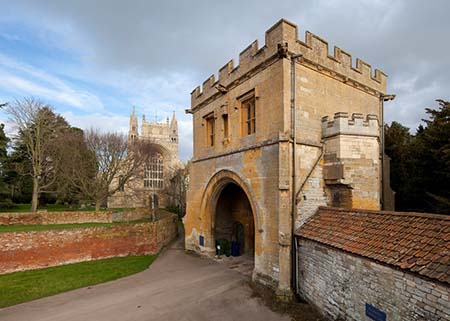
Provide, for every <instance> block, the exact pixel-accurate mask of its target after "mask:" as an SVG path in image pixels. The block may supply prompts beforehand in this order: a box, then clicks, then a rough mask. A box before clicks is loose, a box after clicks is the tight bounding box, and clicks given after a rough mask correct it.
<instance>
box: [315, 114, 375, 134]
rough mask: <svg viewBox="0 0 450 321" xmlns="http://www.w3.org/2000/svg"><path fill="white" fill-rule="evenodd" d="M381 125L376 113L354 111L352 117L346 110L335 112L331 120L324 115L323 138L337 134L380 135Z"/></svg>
mask: <svg viewBox="0 0 450 321" xmlns="http://www.w3.org/2000/svg"><path fill="white" fill-rule="evenodd" d="M379 134H380V127H379V123H378V117H377V116H376V115H370V114H369V115H367V116H366V117H365V118H364V116H363V114H359V113H354V114H352V116H351V118H349V114H348V113H345V112H339V113H335V114H334V119H333V120H331V121H329V120H328V116H325V117H322V138H328V137H332V136H337V135H356V136H373V137H378V136H379Z"/></svg>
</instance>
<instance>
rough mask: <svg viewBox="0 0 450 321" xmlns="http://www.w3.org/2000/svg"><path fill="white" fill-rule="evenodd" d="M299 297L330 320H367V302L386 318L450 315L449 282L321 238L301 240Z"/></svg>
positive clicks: (433, 319)
mask: <svg viewBox="0 0 450 321" xmlns="http://www.w3.org/2000/svg"><path fill="white" fill-rule="evenodd" d="M298 266H299V273H298V275H299V279H298V286H299V289H300V294H301V295H302V297H303V298H304V299H305V300H307V301H308V302H311V303H312V304H313V305H315V306H316V307H317V308H318V310H319V311H322V312H323V313H324V314H325V316H326V317H328V318H330V319H331V320H354V321H363V320H367V321H370V320H372V319H370V318H368V317H367V316H366V313H365V304H366V303H369V304H371V305H372V306H375V307H376V308H378V309H379V310H382V311H384V312H385V313H386V316H387V320H390V321H404V320H408V321H419V320H420V321H445V320H450V287H449V286H448V284H444V283H439V282H436V281H433V280H429V279H427V278H422V277H419V276H417V275H415V274H412V273H409V272H404V271H401V270H399V269H395V268H392V267H389V266H386V265H382V264H379V263H377V262H375V261H374V260H369V259H366V258H362V257H359V256H355V255H352V254H350V253H346V252H344V251H341V250H338V249H334V248H331V247H328V246H325V245H322V244H320V243H317V242H314V241H310V240H305V239H300V242H299V248H298Z"/></svg>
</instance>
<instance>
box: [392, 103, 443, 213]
mask: <svg viewBox="0 0 450 321" xmlns="http://www.w3.org/2000/svg"><path fill="white" fill-rule="evenodd" d="M437 103H438V106H437V108H426V109H425V112H426V115H427V116H428V117H427V118H426V119H422V121H423V123H424V124H423V125H419V127H418V128H417V130H416V133H415V134H411V133H410V130H409V128H407V127H405V126H403V125H402V124H400V123H399V122H395V121H394V122H392V123H391V124H390V125H385V153H386V154H387V155H388V156H389V157H390V158H391V187H392V189H393V190H394V191H395V209H396V210H398V211H418V212H430V213H442V214H450V102H449V101H445V100H442V99H438V100H437Z"/></svg>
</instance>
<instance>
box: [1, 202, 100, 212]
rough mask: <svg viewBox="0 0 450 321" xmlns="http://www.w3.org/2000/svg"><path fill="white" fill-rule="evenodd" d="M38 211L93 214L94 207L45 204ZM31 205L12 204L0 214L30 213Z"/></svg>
mask: <svg viewBox="0 0 450 321" xmlns="http://www.w3.org/2000/svg"><path fill="white" fill-rule="evenodd" d="M38 210H47V211H49V212H66V211H68V212H72V211H86V212H93V211H95V207H86V208H73V207H70V206H68V205H64V204H47V205H45V206H44V207H39V208H38ZM100 210H101V211H106V210H107V209H105V208H102V209H100ZM30 211H31V204H14V205H13V207H11V208H0V212H20V213H23V212H30Z"/></svg>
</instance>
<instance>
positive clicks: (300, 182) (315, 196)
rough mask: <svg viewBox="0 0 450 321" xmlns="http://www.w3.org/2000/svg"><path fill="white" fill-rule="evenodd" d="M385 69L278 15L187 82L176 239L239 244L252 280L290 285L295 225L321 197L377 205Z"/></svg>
mask: <svg viewBox="0 0 450 321" xmlns="http://www.w3.org/2000/svg"><path fill="white" fill-rule="evenodd" d="M386 78H387V77H386V75H385V74H384V73H383V72H381V71H379V70H378V69H376V70H372V68H371V66H370V65H369V64H367V63H366V62H364V61H362V60H360V59H356V63H355V61H352V57H351V55H350V54H349V53H347V52H345V51H344V50H342V49H340V48H337V47H335V48H334V53H333V55H330V54H329V48H328V44H327V42H326V41H324V40H323V39H321V38H319V37H318V36H316V35H314V34H312V33H309V32H307V33H306V36H305V39H304V40H300V39H299V38H298V36H297V27H296V25H294V24H292V23H290V22H288V21H286V20H280V21H279V22H278V23H276V24H275V25H274V26H273V27H271V28H270V29H269V30H267V32H266V35H265V44H264V45H263V46H261V47H260V46H259V45H258V42H257V41H255V42H253V43H252V44H250V45H249V46H248V47H247V48H246V49H244V51H242V52H241V53H240V54H239V65H237V66H235V65H234V63H233V60H231V61H229V62H228V63H226V64H225V65H224V66H223V67H222V68H220V70H219V72H218V78H217V79H216V77H215V76H214V75H212V76H210V77H209V78H208V79H207V80H206V81H205V82H204V83H203V85H202V87H201V88H200V86H199V87H197V88H195V89H194V91H193V92H192V93H191V108H190V109H189V110H188V111H187V112H188V113H191V114H192V115H193V124H194V126H193V127H194V156H193V160H192V167H191V169H190V187H189V192H188V200H187V201H188V204H187V217H186V222H185V227H186V248H187V249H188V250H191V251H195V252H198V253H201V254H204V255H207V256H212V255H214V254H215V251H216V244H217V241H218V240H221V241H223V240H226V241H228V242H229V243H234V244H236V243H238V244H239V245H240V248H239V254H241V255H248V256H249V257H250V258H253V259H254V264H255V267H254V272H253V279H254V280H257V281H259V282H263V283H265V284H267V285H269V286H271V287H273V288H274V289H276V291H277V293H278V294H279V295H281V296H291V294H292V290H291V289H292V288H293V285H292V284H293V278H294V277H295V274H294V275H293V273H292V272H293V270H294V269H296V268H295V264H293V260H292V258H293V251H292V250H293V249H292V247H293V235H294V231H295V230H296V228H298V227H299V226H301V225H302V224H303V222H305V221H306V220H307V219H308V218H309V217H311V216H312V215H313V214H314V213H315V212H316V211H317V209H318V207H319V206H338V207H347V208H364V209H373V210H378V209H380V208H381V207H382V197H381V195H382V186H383V180H382V167H381V160H382V154H381V151H382V148H381V145H382V143H381V138H382V136H381V134H380V130H381V126H380V124H381V121H382V117H383V113H382V108H383V101H384V97H385V92H386ZM294 160H295V162H294ZM293 266H294V268H293Z"/></svg>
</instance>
